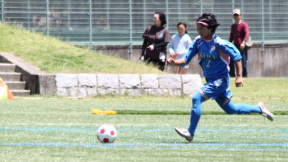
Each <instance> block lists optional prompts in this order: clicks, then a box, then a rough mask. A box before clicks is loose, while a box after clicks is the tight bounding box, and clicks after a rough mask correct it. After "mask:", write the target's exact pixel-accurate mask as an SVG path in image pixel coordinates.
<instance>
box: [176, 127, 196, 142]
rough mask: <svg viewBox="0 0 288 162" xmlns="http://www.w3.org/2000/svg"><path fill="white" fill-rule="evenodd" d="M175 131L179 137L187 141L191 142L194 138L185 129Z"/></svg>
mask: <svg viewBox="0 0 288 162" xmlns="http://www.w3.org/2000/svg"><path fill="white" fill-rule="evenodd" d="M175 131H176V132H177V133H178V134H179V135H180V136H181V137H184V138H185V139H186V140H187V141H189V142H191V141H192V140H193V138H194V136H191V134H190V133H189V131H188V130H187V129H181V128H175Z"/></svg>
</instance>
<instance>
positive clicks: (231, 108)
mask: <svg viewBox="0 0 288 162" xmlns="http://www.w3.org/2000/svg"><path fill="white" fill-rule="evenodd" d="M196 23H197V32H198V33H199V37H197V38H195V40H194V41H193V42H192V45H191V47H190V48H189V51H188V52H187V54H186V55H184V56H183V58H181V59H179V60H175V59H174V58H169V59H168V60H167V61H168V64H170V65H175V64H176V65H182V64H186V63H189V62H190V61H191V59H192V58H193V57H194V56H195V55H197V54H198V61H199V64H200V66H201V68H202V70H203V73H204V74H203V75H204V77H205V79H206V82H207V83H206V84H204V86H203V87H201V88H200V90H199V91H198V92H197V93H196V94H195V95H194V96H193V97H192V110H191V114H190V126H189V127H188V130H187V129H181V128H175V131H176V132H177V133H178V134H179V135H180V136H182V137H184V138H185V139H186V140H187V141H192V140H193V138H194V133H195V130H196V127H197V125H198V122H199V119H200V116H201V114H202V108H201V103H202V102H204V101H206V100H208V99H212V100H215V101H216V102H217V104H218V105H219V106H220V107H221V108H222V109H223V110H224V111H225V112H226V113H227V114H250V113H259V114H262V115H263V116H265V117H267V118H268V119H269V120H271V121H273V120H274V116H273V114H272V113H271V112H270V111H269V110H268V109H267V108H266V106H265V104H264V103H263V102H259V103H258V105H257V106H256V105H248V104H243V103H236V104H234V103H232V101H231V100H230V99H231V97H232V93H231V92H230V90H229V88H228V86H229V82H230V81H229V61H230V58H231V60H232V61H233V62H234V64H235V67H236V79H235V83H236V87H241V86H243V85H242V65H241V55H240V53H239V50H238V49H237V48H236V47H235V46H234V45H233V44H232V43H230V42H228V41H225V40H223V39H221V38H220V37H218V36H217V35H215V31H216V28H217V27H218V26H219V25H220V24H218V23H217V20H216V16H215V15H213V14H212V13H204V14H202V16H201V17H199V18H198V19H197V22H196Z"/></svg>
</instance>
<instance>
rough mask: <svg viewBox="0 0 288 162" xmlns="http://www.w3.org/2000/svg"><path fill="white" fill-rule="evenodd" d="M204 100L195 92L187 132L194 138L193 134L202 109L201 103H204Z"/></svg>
mask: <svg viewBox="0 0 288 162" xmlns="http://www.w3.org/2000/svg"><path fill="white" fill-rule="evenodd" d="M205 100H206V99H205V97H204V96H202V94H201V93H200V92H197V93H196V94H195V95H194V96H193V97H192V110H191V114H190V126H189V128H188V131H189V132H190V134H191V135H192V136H194V132H195V130H196V127H197V125H198V122H199V120H200V117H201V114H202V108H201V103H202V102H204V101H205Z"/></svg>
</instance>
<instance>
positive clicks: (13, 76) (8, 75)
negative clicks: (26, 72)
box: [0, 72, 21, 82]
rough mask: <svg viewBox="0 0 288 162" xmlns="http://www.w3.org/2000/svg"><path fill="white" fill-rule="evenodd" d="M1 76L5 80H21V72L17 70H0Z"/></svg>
mask: <svg viewBox="0 0 288 162" xmlns="http://www.w3.org/2000/svg"><path fill="white" fill-rule="evenodd" d="M0 77H1V78H2V80H3V81H4V82H6V81H20V77H21V73H15V72H0Z"/></svg>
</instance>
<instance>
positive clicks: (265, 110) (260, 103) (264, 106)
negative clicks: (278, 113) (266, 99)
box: [257, 102, 274, 121]
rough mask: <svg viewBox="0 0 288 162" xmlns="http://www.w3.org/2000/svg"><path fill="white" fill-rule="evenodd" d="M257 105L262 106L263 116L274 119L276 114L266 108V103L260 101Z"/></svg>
mask: <svg viewBox="0 0 288 162" xmlns="http://www.w3.org/2000/svg"><path fill="white" fill-rule="evenodd" d="M257 106H258V107H260V108H261V110H262V115H263V116H265V117H266V118H268V119H269V120H271V121H273V120H274V115H273V114H272V113H271V112H270V111H269V110H268V109H267V108H266V105H265V104H264V103H263V102H258V104H257Z"/></svg>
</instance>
